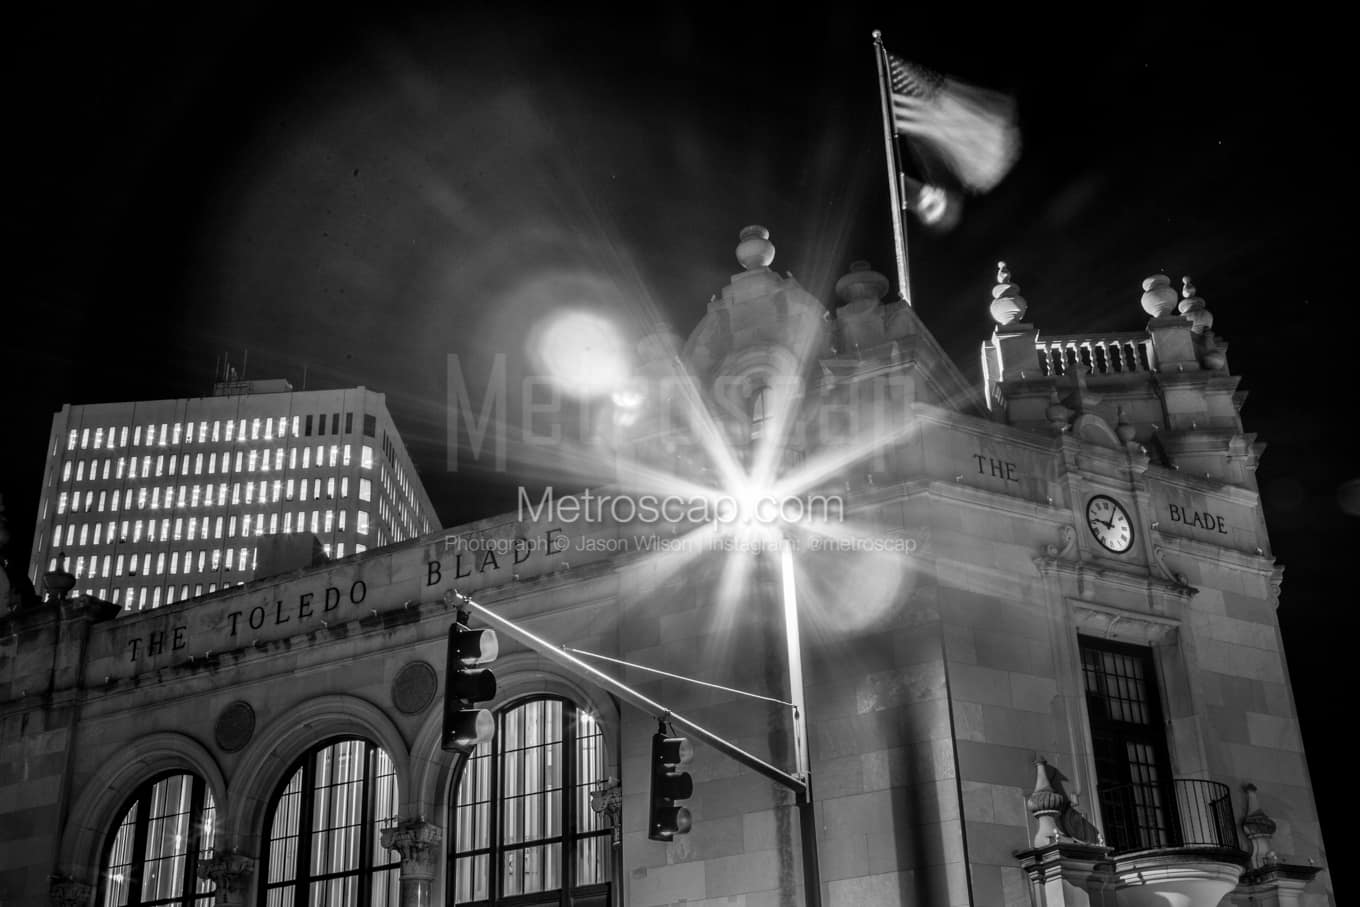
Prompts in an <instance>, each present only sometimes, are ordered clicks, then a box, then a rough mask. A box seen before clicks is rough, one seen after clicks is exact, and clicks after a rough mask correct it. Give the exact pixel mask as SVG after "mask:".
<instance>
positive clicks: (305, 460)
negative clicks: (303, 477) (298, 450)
mask: <svg viewBox="0 0 1360 907" xmlns="http://www.w3.org/2000/svg"><path fill="white" fill-rule="evenodd" d="M311 465H312V449H311V448H310V447H304V448H302V468H303V469H308V468H310V467H311Z"/></svg>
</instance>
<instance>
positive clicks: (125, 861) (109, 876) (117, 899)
mask: <svg viewBox="0 0 1360 907" xmlns="http://www.w3.org/2000/svg"><path fill="white" fill-rule="evenodd" d="M140 808H141V803H140V801H139V802H136V803H133V804H132V807H131V808H130V809H129V810H128V811H127V815H125V816H123V821H122V823H120V824H119V826H118V833H117V834H116V835H114V838H113V847H112V848H111V849H110V850H109V863H108V872H107V873H106V874H105V879H106V880H107V881H106V882H105V886H106V887H105V889H104V907H123V905H124V904H126V903H127V902H128V896H129V894H130V893H131V892H130V891H129V888H130V886H129V884H128V883H129V881H130V877H131V875H132V837H133V831H134V827H135V825H136V823H137V813H138V810H139V809H140Z"/></svg>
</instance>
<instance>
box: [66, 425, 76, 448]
mask: <svg viewBox="0 0 1360 907" xmlns="http://www.w3.org/2000/svg"><path fill="white" fill-rule="evenodd" d="M66 449H67V450H75V449H76V430H75V429H74V428H73V429H71V431H70V433H69V434H68V435H67V436H66Z"/></svg>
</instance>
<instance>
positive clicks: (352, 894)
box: [260, 740, 401, 907]
mask: <svg viewBox="0 0 1360 907" xmlns="http://www.w3.org/2000/svg"><path fill="white" fill-rule="evenodd" d="M397 803H398V801H397V775H396V771H395V770H394V769H393V766H392V759H391V757H389V756H388V755H387V753H386V752H385V751H384V750H383V749H382V748H381V747H378V746H375V745H374V744H372V743H369V742H368V741H366V740H334V741H331V742H329V743H325V744H322V745H320V746H317V747H315V748H314V749H312V750H310V751H309V752H308V753H307V754H306V755H305V756H303V757H302V758H301V759H300V760H298V762H297V763H295V764H294V766H293V770H292V771H291V772H289V774H288V776H287V780H286V781H285V782H284V783H283V784H282V785H281V786H280V788H279V790H278V792H277V793H276V794H275V795H274V800H273V802H272V803H271V804H270V808H269V824H268V828H269V846H268V848H267V850H266V851H265V866H264V872H262V873H261V874H260V879H261V882H260V886H261V891H262V897H261V902H262V903H264V904H265V905H267V907H351V905H352V907H389V905H390V907H395V905H396V904H397V903H398V898H397V894H398V885H399V882H400V866H401V859H400V857H399V856H398V855H397V854H396V853H395V852H394V851H390V850H388V849H387V848H385V847H383V846H382V842H381V840H380V839H379V838H380V835H379V830H380V829H381V828H383V827H384V826H386V825H390V824H392V822H394V821H395V820H396V818H397Z"/></svg>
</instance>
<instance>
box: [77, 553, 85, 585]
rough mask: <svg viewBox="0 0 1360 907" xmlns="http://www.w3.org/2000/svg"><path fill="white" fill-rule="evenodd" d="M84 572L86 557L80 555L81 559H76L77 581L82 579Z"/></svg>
mask: <svg viewBox="0 0 1360 907" xmlns="http://www.w3.org/2000/svg"><path fill="white" fill-rule="evenodd" d="M84 572H85V555H83V554H82V555H80V557H77V558H76V571H75V577H76V579H80V577H81V575H82V574H84Z"/></svg>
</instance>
